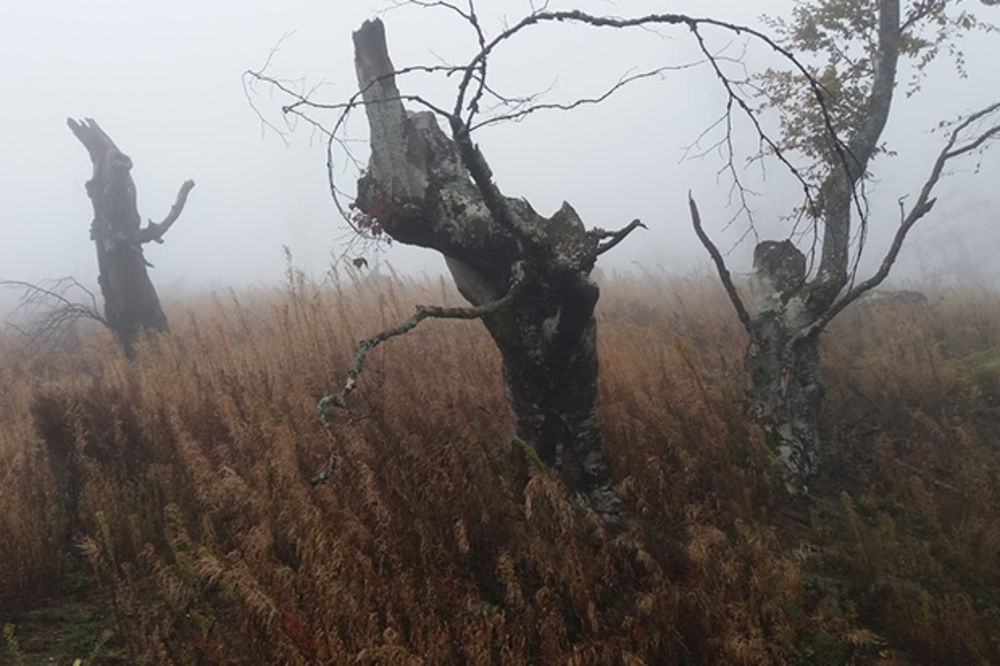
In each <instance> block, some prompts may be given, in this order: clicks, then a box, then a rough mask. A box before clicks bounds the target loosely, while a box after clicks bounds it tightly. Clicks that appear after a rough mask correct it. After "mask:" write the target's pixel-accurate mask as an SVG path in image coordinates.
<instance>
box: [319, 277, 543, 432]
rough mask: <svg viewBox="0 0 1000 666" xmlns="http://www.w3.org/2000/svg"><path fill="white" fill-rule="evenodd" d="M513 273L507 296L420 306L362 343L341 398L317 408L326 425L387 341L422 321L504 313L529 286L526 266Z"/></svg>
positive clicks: (333, 396)
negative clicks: (467, 304)
mask: <svg viewBox="0 0 1000 666" xmlns="http://www.w3.org/2000/svg"><path fill="white" fill-rule="evenodd" d="M511 273H512V278H511V284H510V288H509V289H508V290H507V293H506V294H504V295H503V296H502V297H500V298H498V299H496V300H494V301H490V302H488V303H483V304H482V305H477V306H475V307H442V306H438V305H418V306H417V310H416V312H414V313H413V314H412V315H411V316H410V317H408V318H407V319H405V320H403V321H402V322H400V323H398V324H396V325H395V326H392V327H390V328H387V329H385V330H382V331H379V332H378V333H376V334H374V335H371V336H369V337H367V338H365V339H364V340H362V341H360V342H359V343H358V345H357V347H355V349H354V361H353V362H352V363H351V367H350V368H348V370H347V381H345V382H344V387H343V388H342V389H341V390H340V392H339V393H337V394H327V395H325V396H323V397H322V398H320V401H319V404H318V405H317V406H316V409H317V411H318V412H319V418H320V421H321V422H322V423H323V425H324V426H328V427H329V425H330V422H331V418H330V411H331V409H332V408H333V407H340V408H343V409H346V408H347V398H348V396H350V394H351V393H352V392H353V391H354V389H355V387H356V386H357V380H358V377H359V376H360V375H361V371H362V370H363V369H364V364H365V360H366V359H367V358H368V354H369V353H371V351H372V350H373V349H375V347H377V346H378V345H380V344H381V343H383V342H385V341H386V340H389V339H391V338H394V337H396V336H399V335H404V334H405V333H408V332H410V331H412V330H413V329H414V328H416V327H417V325H418V324H419V323H420V322H421V321H423V320H424V319H427V318H428V317H430V318H434V319H482V318H483V317H485V316H487V315H491V314H494V313H495V312H497V311H499V310H502V309H503V308H505V307H507V306H508V305H510V304H511V302H513V300H514V299H515V298H516V297H517V295H518V294H519V293H521V291H522V289H523V288H524V286H525V284H526V282H527V276H528V273H527V269H526V267H525V264H524V262H518V263H516V264H514V266H513V267H512V269H511Z"/></svg>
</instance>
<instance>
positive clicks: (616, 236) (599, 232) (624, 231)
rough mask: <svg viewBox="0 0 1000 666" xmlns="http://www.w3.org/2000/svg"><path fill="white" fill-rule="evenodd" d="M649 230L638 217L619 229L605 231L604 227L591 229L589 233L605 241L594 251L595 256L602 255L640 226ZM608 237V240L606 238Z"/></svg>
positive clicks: (596, 238)
mask: <svg viewBox="0 0 1000 666" xmlns="http://www.w3.org/2000/svg"><path fill="white" fill-rule="evenodd" d="M640 227H641V228H643V229H646V230H647V231H648V230H649V227H647V226H646V225H645V224H643V223H642V222H640V221H639V219H638V218H636V219H634V220H632V221H631V222H629V223H628V225H627V226H625V227H623V228H621V229H618V230H617V231H605V230H604V229H591V230H590V231H589V232H587V233H588V235H590V236H591V237H592V238H594V239H595V240H598V241H601V240H604V242H603V243H600V242H599V243H598V244H597V249H596V250H595V251H594V256H600V255H602V254H604V253H605V252H607V251H608V250H610V249H611V248H613V247H614V246H615V245H618V243H621V242H622V241H623V240H625V238H626V237H627V236H628V235H629V234H630V233H632V232H633V231H635V230H636V229H638V228H640ZM605 239H606V240H605Z"/></svg>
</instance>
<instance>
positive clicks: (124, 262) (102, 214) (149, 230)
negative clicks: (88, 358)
mask: <svg viewBox="0 0 1000 666" xmlns="http://www.w3.org/2000/svg"><path fill="white" fill-rule="evenodd" d="M67 124H68V125H69V128H70V130H72V132H73V134H74V135H75V136H76V138H77V139H79V140H80V143H82V144H83V146H84V147H85V148H86V149H87V152H88V153H89V154H90V161H91V163H92V164H93V167H94V172H93V176H92V177H91V179H90V180H89V181H87V186H86V187H87V196H89V197H90V200H91V202H92V204H93V207H94V221H93V223H92V224H91V227H90V237H91V239H93V241H94V244H95V245H96V246H97V265H98V269H99V271H100V275H99V276H98V283H99V284H100V287H101V294H102V296H103V297H104V321H105V323H106V324H107V326H108V327H109V328H110V329H111V330H112V331H113V332H114V334H115V336H116V337H117V338H118V341H119V342H120V343H121V345H122V347H123V348H124V349H125V354H126V355H127V356H128V357H130V358H131V357H132V354H133V343H134V341H135V339H136V335H137V334H138V333H139V332H140V331H142V330H152V331H166V330H167V318H166V316H165V315H164V314H163V310H162V309H161V308H160V299H159V298H158V297H157V295H156V289H154V287H153V282H152V281H151V280H150V279H149V273H148V271H147V270H146V269H147V267H149V266H150V264H149V262H147V261H146V259H145V257H144V256H143V253H142V246H143V244H145V243H148V242H150V241H155V242H157V243H162V242H163V235H164V234H165V233H166V232H167V230H168V229H170V227H171V225H173V223H174V222H175V221H176V220H177V218H178V217H179V216H180V214H181V211H182V210H183V209H184V204H185V203H186V202H187V196H188V193H189V192H190V191H191V188H192V187H194V181H191V180H188V181H185V182H184V184H183V185H181V188H180V191H179V192H178V193H177V199H176V201H175V202H174V205H173V206H172V207H171V209H170V212H169V213H168V214H167V217H166V218H164V220H163V221H162V222H159V223H154V222H152V221H149V223H148V224H147V225H146V226H145V227H141V226H140V223H141V219H140V217H139V211H138V208H137V207H136V193H135V183H134V182H133V181H132V176H131V174H130V171H131V170H132V160H131V159H130V158H129V156H128V155H126V154H125V153H123V152H122V151H121V150H119V149H118V146H116V145H115V142H114V141H112V140H111V137H109V136H108V135H107V134H106V133H105V132H104V130H102V129H101V128H100V126H99V125H98V124H97V123H96V122H94V121H93V120H92V119H90V118H88V119H86V120H84V121H82V122H78V121H75V120H73V119H72V118H70V119H68V120H67Z"/></svg>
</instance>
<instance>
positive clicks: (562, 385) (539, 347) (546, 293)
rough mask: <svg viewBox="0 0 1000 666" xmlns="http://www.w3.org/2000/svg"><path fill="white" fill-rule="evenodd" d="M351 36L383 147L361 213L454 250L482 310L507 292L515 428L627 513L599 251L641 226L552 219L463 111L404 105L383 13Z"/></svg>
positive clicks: (551, 461)
mask: <svg viewBox="0 0 1000 666" xmlns="http://www.w3.org/2000/svg"><path fill="white" fill-rule="evenodd" d="M354 46H355V58H356V66H357V72H358V83H359V85H360V89H361V91H362V94H363V99H364V103H365V108H366V112H367V115H368V123H369V127H370V135H371V150H372V155H371V160H370V163H369V168H368V170H367V172H366V173H365V175H364V176H363V177H362V178H361V180H360V181H359V182H358V197H357V202H356V204H357V207H358V209H359V210H360V211H362V215H361V216H360V217H359V220H358V221H359V222H361V223H362V224H363V225H366V226H369V227H377V228H378V229H380V230H381V231H384V232H385V233H388V234H389V235H390V236H391V237H392V238H393V239H395V240H397V241H400V242H403V243H408V244H412V245H419V246H422V247H428V248H432V249H435V250H437V251H439V252H441V253H442V254H444V255H445V258H446V259H447V263H448V267H449V268H450V270H451V273H452V276H453V277H454V280H455V284H456V286H457V287H458V289H459V291H460V292H461V293H462V295H463V296H464V297H465V298H466V299H467V300H468V301H470V302H471V303H472V304H473V305H474V306H479V307H483V306H489V304H490V303H496V302H498V301H499V300H500V299H506V300H505V301H504V306H503V307H501V308H499V309H495V308H494V309H490V311H489V312H488V313H484V314H483V315H482V317H481V318H482V319H483V322H484V324H485V325H486V328H487V330H488V331H489V333H490V335H491V336H492V338H493V340H494V341H495V342H496V345H497V348H498V349H499V350H500V353H501V355H502V357H503V374H504V387H505V393H506V396H507V399H508V402H509V404H510V406H511V408H512V410H513V412H514V415H515V418H516V423H517V433H518V436H519V437H520V438H521V439H522V440H524V441H525V442H526V443H528V444H530V445H531V446H533V447H534V449H535V451H536V452H537V453H538V456H539V458H541V460H542V461H543V462H545V463H546V464H547V465H549V466H551V467H552V468H554V469H556V470H557V471H558V473H559V474H560V476H561V478H562V480H563V481H564V482H565V484H566V486H567V487H568V488H569V490H570V491H571V493H573V494H574V496H576V497H577V498H578V500H580V501H581V502H582V503H584V504H586V505H587V506H589V507H591V508H593V509H595V510H596V511H597V512H598V513H599V514H601V515H602V516H603V517H604V518H605V519H606V520H607V521H608V522H609V523H617V522H618V521H619V520H620V514H621V503H620V501H619V500H618V498H617V496H616V495H615V494H614V492H613V490H612V477H611V474H610V471H609V469H608V465H607V463H606V460H605V455H604V452H603V449H602V441H601V435H600V427H599V425H600V424H599V412H598V405H597V372H598V363H597V349H596V337H597V324H596V321H595V319H594V314H593V313H594V306H595V304H596V303H597V298H598V288H597V285H596V284H595V283H594V282H593V281H592V280H590V278H589V275H590V271H591V270H592V269H593V267H594V262H595V261H596V259H597V256H598V255H599V254H600V253H601V252H603V251H605V250H608V249H610V248H611V247H612V246H613V245H614V244H616V243H617V242H618V241H620V240H621V239H622V238H623V237H624V236H625V235H627V233H628V232H629V231H631V230H632V229H634V228H635V227H636V226H639V222H638V221H635V222H633V223H632V224H631V225H629V226H628V227H627V228H626V229H623V230H621V231H618V232H604V231H602V230H591V231H588V230H587V229H586V228H585V227H584V225H583V222H582V221H581V220H580V218H579V216H578V215H577V214H576V212H575V211H574V210H573V208H572V207H571V206H570V205H569V204H565V203H564V204H563V206H562V208H560V210H559V211H557V212H556V213H555V214H554V215H553V216H552V217H549V218H545V217H543V216H541V215H539V214H538V213H536V212H535V211H534V210H533V209H532V208H531V206H530V205H529V204H528V203H527V202H526V201H524V200H523V199H514V198H509V197H505V196H503V195H502V194H501V193H500V192H499V190H498V188H497V187H496V185H495V184H494V183H493V180H492V174H491V172H490V170H489V166H488V165H487V163H486V160H485V158H484V157H483V155H482V153H481V152H480V151H479V149H478V147H477V146H475V145H474V144H473V143H472V141H471V137H470V135H469V132H468V128H467V127H466V126H465V125H463V123H462V122H461V120H460V119H459V118H457V117H455V116H449V115H448V114H443V113H440V112H439V113H438V114H435V113H434V112H430V111H423V112H419V113H409V112H407V111H406V110H405V109H404V108H403V105H402V102H401V101H400V93H399V90H398V89H397V87H396V83H395V76H394V69H393V66H392V63H391V61H390V60H389V56H388V52H387V48H386V43H385V32H384V28H383V26H382V23H381V22H380V21H377V20H376V21H369V22H366V23H365V24H364V25H363V26H362V27H361V29H360V30H358V31H357V32H356V33H355V34H354ZM436 115H438V116H442V117H443V118H444V119H445V120H446V121H447V122H448V123H449V125H450V126H451V137H449V136H447V135H445V133H444V132H443V131H442V130H441V129H440V128H439V127H438V124H437V121H436ZM515 266H517V267H518V270H517V271H515ZM515 274H517V276H519V277H518V278H517V282H518V284H517V288H516V290H512V289H513V287H512V285H513V284H514V282H515ZM466 318H468V317H467V316H466Z"/></svg>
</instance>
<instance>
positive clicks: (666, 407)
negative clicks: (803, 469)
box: [0, 274, 1000, 665]
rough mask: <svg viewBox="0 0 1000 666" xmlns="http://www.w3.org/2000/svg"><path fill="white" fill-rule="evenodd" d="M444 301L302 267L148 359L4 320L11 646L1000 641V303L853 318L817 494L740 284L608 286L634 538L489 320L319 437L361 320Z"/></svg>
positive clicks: (609, 362)
mask: <svg viewBox="0 0 1000 666" xmlns="http://www.w3.org/2000/svg"><path fill="white" fill-rule="evenodd" d="M442 299H448V300H450V301H451V302H457V298H456V297H455V296H454V295H453V294H452V293H451V291H450V289H449V288H446V287H445V286H443V285H442V284H438V283H435V282H420V283H412V282H407V281H397V282H395V283H394V284H391V285H387V286H386V287H385V288H384V289H383V290H381V291H377V290H374V289H370V288H365V287H363V286H361V285H358V284H356V283H352V281H351V280H350V279H342V280H340V281H339V282H328V283H324V284H322V285H319V284H313V283H311V282H309V281H307V280H305V279H302V278H301V277H298V276H295V275H294V274H292V276H291V277H290V279H289V282H288V284H286V285H284V286H283V287H280V288H275V289H273V290H265V289H260V290H257V291H252V292H250V291H246V292H240V293H239V294H238V295H233V294H220V295H217V296H215V297H214V298H206V299H204V300H203V301H199V302H187V303H173V304H169V305H170V311H169V312H168V316H170V321H171V324H172V331H173V332H172V335H170V336H163V337H159V338H155V339H151V340H149V341H148V343H147V344H145V345H144V346H143V347H142V348H141V349H140V350H139V353H138V356H137V360H136V361H135V362H132V363H130V362H128V361H126V360H125V359H124V357H123V356H122V355H121V353H120V352H119V351H118V349H117V348H116V347H115V345H114V343H113V341H112V340H111V339H110V336H107V335H104V334H103V333H100V332H94V333H92V334H84V335H82V336H81V338H82V340H83V342H82V343H81V345H80V347H79V348H78V349H74V350H72V351H65V350H64V351H51V352H47V353H39V352H37V351H34V352H29V350H27V349H26V348H25V347H24V346H23V345H22V343H20V342H17V341H15V340H11V339H8V340H5V341H3V342H0V354H2V360H0V385H2V386H3V387H4V390H3V392H2V393H0V535H2V538H0V624H5V625H6V626H5V631H4V633H5V638H4V639H0V640H2V641H3V642H0V653H2V656H0V662H2V663H11V664H18V663H25V664H32V663H41V655H48V656H51V657H52V658H56V659H62V660H63V661H60V662H59V663H67V664H68V663H71V662H72V660H73V658H79V659H81V660H83V662H82V663H129V664H143V663H145V664H314V663H320V664H386V665H388V664H428V665H430V664H574V665H584V664H595V665H597V664H623V665H624V664H628V665H633V664H989V663H1000V295H998V294H997V293H995V292H987V291H982V292H975V291H972V290H964V291H954V292H948V293H941V294H933V295H931V299H930V300H931V305H930V306H926V307H924V306H920V307H909V306H905V307H904V306H900V305H893V304H892V303H889V304H884V305H880V306H878V307H876V306H871V307H862V306H852V308H851V309H849V310H848V311H846V312H845V313H844V315H843V316H842V317H841V318H840V320H839V321H837V322H836V323H835V324H836V325H835V326H833V327H832V329H831V330H830V331H829V332H828V333H826V334H825V337H824V367H825V372H826V378H827V380H828V390H827V400H826V403H825V408H824V428H825V432H826V443H827V449H826V457H825V459H824V470H825V472H824V474H823V475H822V477H821V478H819V479H817V480H816V483H815V484H814V486H813V487H812V488H811V492H810V494H809V496H806V497H798V498H793V499H789V498H788V497H787V496H786V495H785V493H784V491H783V490H782V489H781V487H780V483H779V482H778V481H777V478H778V477H777V476H776V474H775V473H774V470H773V469H772V468H771V466H770V463H769V462H768V455H767V451H766V448H765V446H764V445H763V443H762V438H761V435H760V433H759V432H758V431H756V430H755V429H753V428H751V427H749V426H748V425H747V424H746V423H745V422H744V421H743V419H742V417H741V413H740V405H739V401H740V393H741V386H742V381H743V379H742V374H741V358H742V354H743V352H744V348H745V345H746V342H745V339H744V335H743V333H742V331H741V329H740V328H739V325H738V323H737V322H736V319H735V316H734V315H733V314H732V313H731V311H730V308H729V306H728V303H727V302H726V301H725V298H724V296H723V295H722V294H721V291H720V289H719V288H718V287H717V286H716V284H715V283H714V282H713V281H712V280H710V279H708V278H705V279H701V278H691V279H681V278H667V277H656V276H647V278H645V279H643V280H639V279H636V278H629V277H618V278H616V279H613V280H611V281H610V284H608V285H606V286H605V287H604V288H603V293H602V298H601V303H600V305H599V310H598V318H599V336H600V343H599V344H600V354H601V373H602V375H601V385H600V386H601V404H602V410H603V429H604V434H605V438H606V447H607V450H608V454H609V458H610V460H611V463H612V466H613V470H614V474H615V478H616V479H618V490H619V493H620V495H621V496H622V498H623V499H624V500H625V502H626V504H627V506H628V507H629V508H630V510H631V511H632V512H633V514H634V515H633V523H634V528H633V529H632V530H631V531H630V532H628V533H626V534H625V535H624V536H617V537H615V536H610V535H608V534H607V533H605V532H604V531H603V530H602V528H601V525H600V522H599V521H597V520H596V519H595V518H594V516H592V515H586V514H584V513H581V512H580V511H578V510H576V509H574V507H573V505H572V504H571V503H570V502H569V500H568V498H567V496H566V494H565V493H564V491H563V489H562V488H561V487H560V485H559V483H558V482H557V481H556V480H555V479H554V477H553V476H552V475H550V474H549V473H548V472H547V470H545V469H543V468H541V467H539V466H538V465H536V464H534V463H533V462H532V461H531V460H530V458H527V457H525V455H524V454H523V452H522V451H520V450H518V448H517V447H516V445H513V444H511V442H510V431H509V427H510V426H509V424H510V419H509V417H508V414H507V408H506V405H505V402H504V399H503V392H502V386H501V380H500V361H499V356H498V354H497V352H496V351H495V349H494V348H493V346H492V344H491V341H490V340H489V338H488V337H487V335H486V333H485V331H484V329H483V328H482V326H481V325H480V324H478V323H476V322H471V323H469V322H449V321H428V322H425V323H424V324H422V325H421V326H420V327H419V328H417V329H416V330H415V331H413V332H412V333H411V334H410V335H407V336H405V337H404V338H397V339H394V340H392V341H390V342H388V343H386V344H384V345H382V346H380V347H379V348H378V349H377V350H376V352H374V353H373V354H372V356H371V357H370V359H369V362H368V366H367V368H366V371H365V373H364V375H363V376H362V380H361V384H360V387H359V389H358V391H357V392H356V393H355V397H357V399H358V408H357V410H356V411H357V419H356V420H354V421H353V422H352V420H351V419H350V418H348V416H347V415H346V414H339V415H338V421H337V422H336V423H335V424H334V427H333V428H332V430H331V431H330V433H327V431H325V430H324V429H323V428H322V427H321V426H320V425H319V423H318V421H317V418H316V408H315V407H316V401H317V398H318V397H320V396H321V395H322V394H323V393H324V392H325V391H327V390H330V389H334V388H338V387H339V385H340V383H341V382H342V378H343V376H344V371H345V369H346V367H347V365H348V362H349V357H350V355H351V352H352V349H353V345H354V343H355V341H356V340H357V339H359V338H361V337H364V336H366V335H368V334H370V333H372V332H374V331H375V330H377V329H379V328H381V327H383V326H385V325H387V324H390V323H395V322H396V321H397V320H400V319H402V318H404V317H406V316H407V315H409V314H410V312H411V311H412V307H413V305H414V304H415V303H425V302H438V303H439V302H441V301H442ZM331 450H333V452H335V454H336V455H337V456H338V457H339V460H338V464H337V466H336V469H335V470H334V472H333V474H332V476H331V478H330V479H329V482H328V483H326V484H323V485H318V486H315V487H314V486H312V485H310V483H309V479H310V478H311V477H312V476H313V475H314V474H315V473H316V472H317V470H319V469H320V468H322V467H323V466H324V465H325V464H326V462H327V460H328V458H329V456H330V453H331ZM47 608H48V609H57V608H58V609H64V610H65V609H66V608H70V609H71V611H72V609H74V608H77V609H79V612H77V611H72V612H70V611H67V612H64V613H61V614H58V613H57V614H55V615H53V613H48V614H46V612H45V610H46V609H47ZM53 618H54V619H53ZM46 622H48V623H50V625H51V626H49V627H46ZM46 632H48V633H46ZM68 633H70V634H72V636H69V637H67V634H68ZM4 660H7V661H4Z"/></svg>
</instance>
